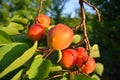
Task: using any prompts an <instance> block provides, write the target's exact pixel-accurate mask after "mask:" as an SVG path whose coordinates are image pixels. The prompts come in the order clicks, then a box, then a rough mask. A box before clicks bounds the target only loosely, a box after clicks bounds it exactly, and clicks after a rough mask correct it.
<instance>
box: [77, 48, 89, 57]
mask: <svg viewBox="0 0 120 80" xmlns="http://www.w3.org/2000/svg"><path fill="white" fill-rule="evenodd" d="M75 50H76V52H77V53H78V57H79V58H82V57H83V56H84V55H87V51H86V50H85V48H84V47H78V48H75Z"/></svg>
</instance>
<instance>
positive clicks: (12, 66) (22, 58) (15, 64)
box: [0, 41, 38, 78]
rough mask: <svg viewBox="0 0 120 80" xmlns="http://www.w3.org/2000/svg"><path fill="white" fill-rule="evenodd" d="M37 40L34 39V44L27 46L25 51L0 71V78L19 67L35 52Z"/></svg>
mask: <svg viewBox="0 0 120 80" xmlns="http://www.w3.org/2000/svg"><path fill="white" fill-rule="evenodd" d="M37 44H38V42H37V41H36V42H35V43H34V45H33V46H32V47H31V48H29V49H28V50H27V51H25V52H24V53H23V54H22V55H21V56H20V57H19V58H17V59H16V60H15V61H13V62H12V63H11V64H10V65H9V66H8V67H7V68H6V69H5V70H3V71H2V72H1V73H0V78H1V77H3V76H5V75H6V74H8V73H9V72H11V71H13V70H15V69H17V68H19V67H20V66H22V65H23V64H24V63H25V62H27V61H28V60H29V59H30V58H31V57H32V56H33V54H34V53H35V51H36V49H37Z"/></svg>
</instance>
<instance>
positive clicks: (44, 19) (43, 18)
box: [34, 14, 50, 27]
mask: <svg viewBox="0 0 120 80" xmlns="http://www.w3.org/2000/svg"><path fill="white" fill-rule="evenodd" d="M34 21H35V23H36V24H40V25H42V26H43V27H49V25H50V18H49V17H48V16H47V15H45V14H39V15H38V16H37V17H36V18H35V19H34Z"/></svg>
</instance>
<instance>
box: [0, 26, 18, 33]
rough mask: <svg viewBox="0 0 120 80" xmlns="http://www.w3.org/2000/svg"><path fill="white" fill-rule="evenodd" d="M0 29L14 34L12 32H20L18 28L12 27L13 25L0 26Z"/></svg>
mask: <svg viewBox="0 0 120 80" xmlns="http://www.w3.org/2000/svg"><path fill="white" fill-rule="evenodd" d="M0 30H2V31H4V32H6V33H7V34H9V35H14V34H19V33H20V32H19V31H18V29H17V28H14V27H0Z"/></svg>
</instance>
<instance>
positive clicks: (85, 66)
mask: <svg viewBox="0 0 120 80" xmlns="http://www.w3.org/2000/svg"><path fill="white" fill-rule="evenodd" d="M77 65H78V67H79V68H81V72H83V73H86V74H90V73H92V72H93V71H94V69H95V66H96V63H95V60H94V58H93V57H91V56H84V57H83V58H79V59H77Z"/></svg>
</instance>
